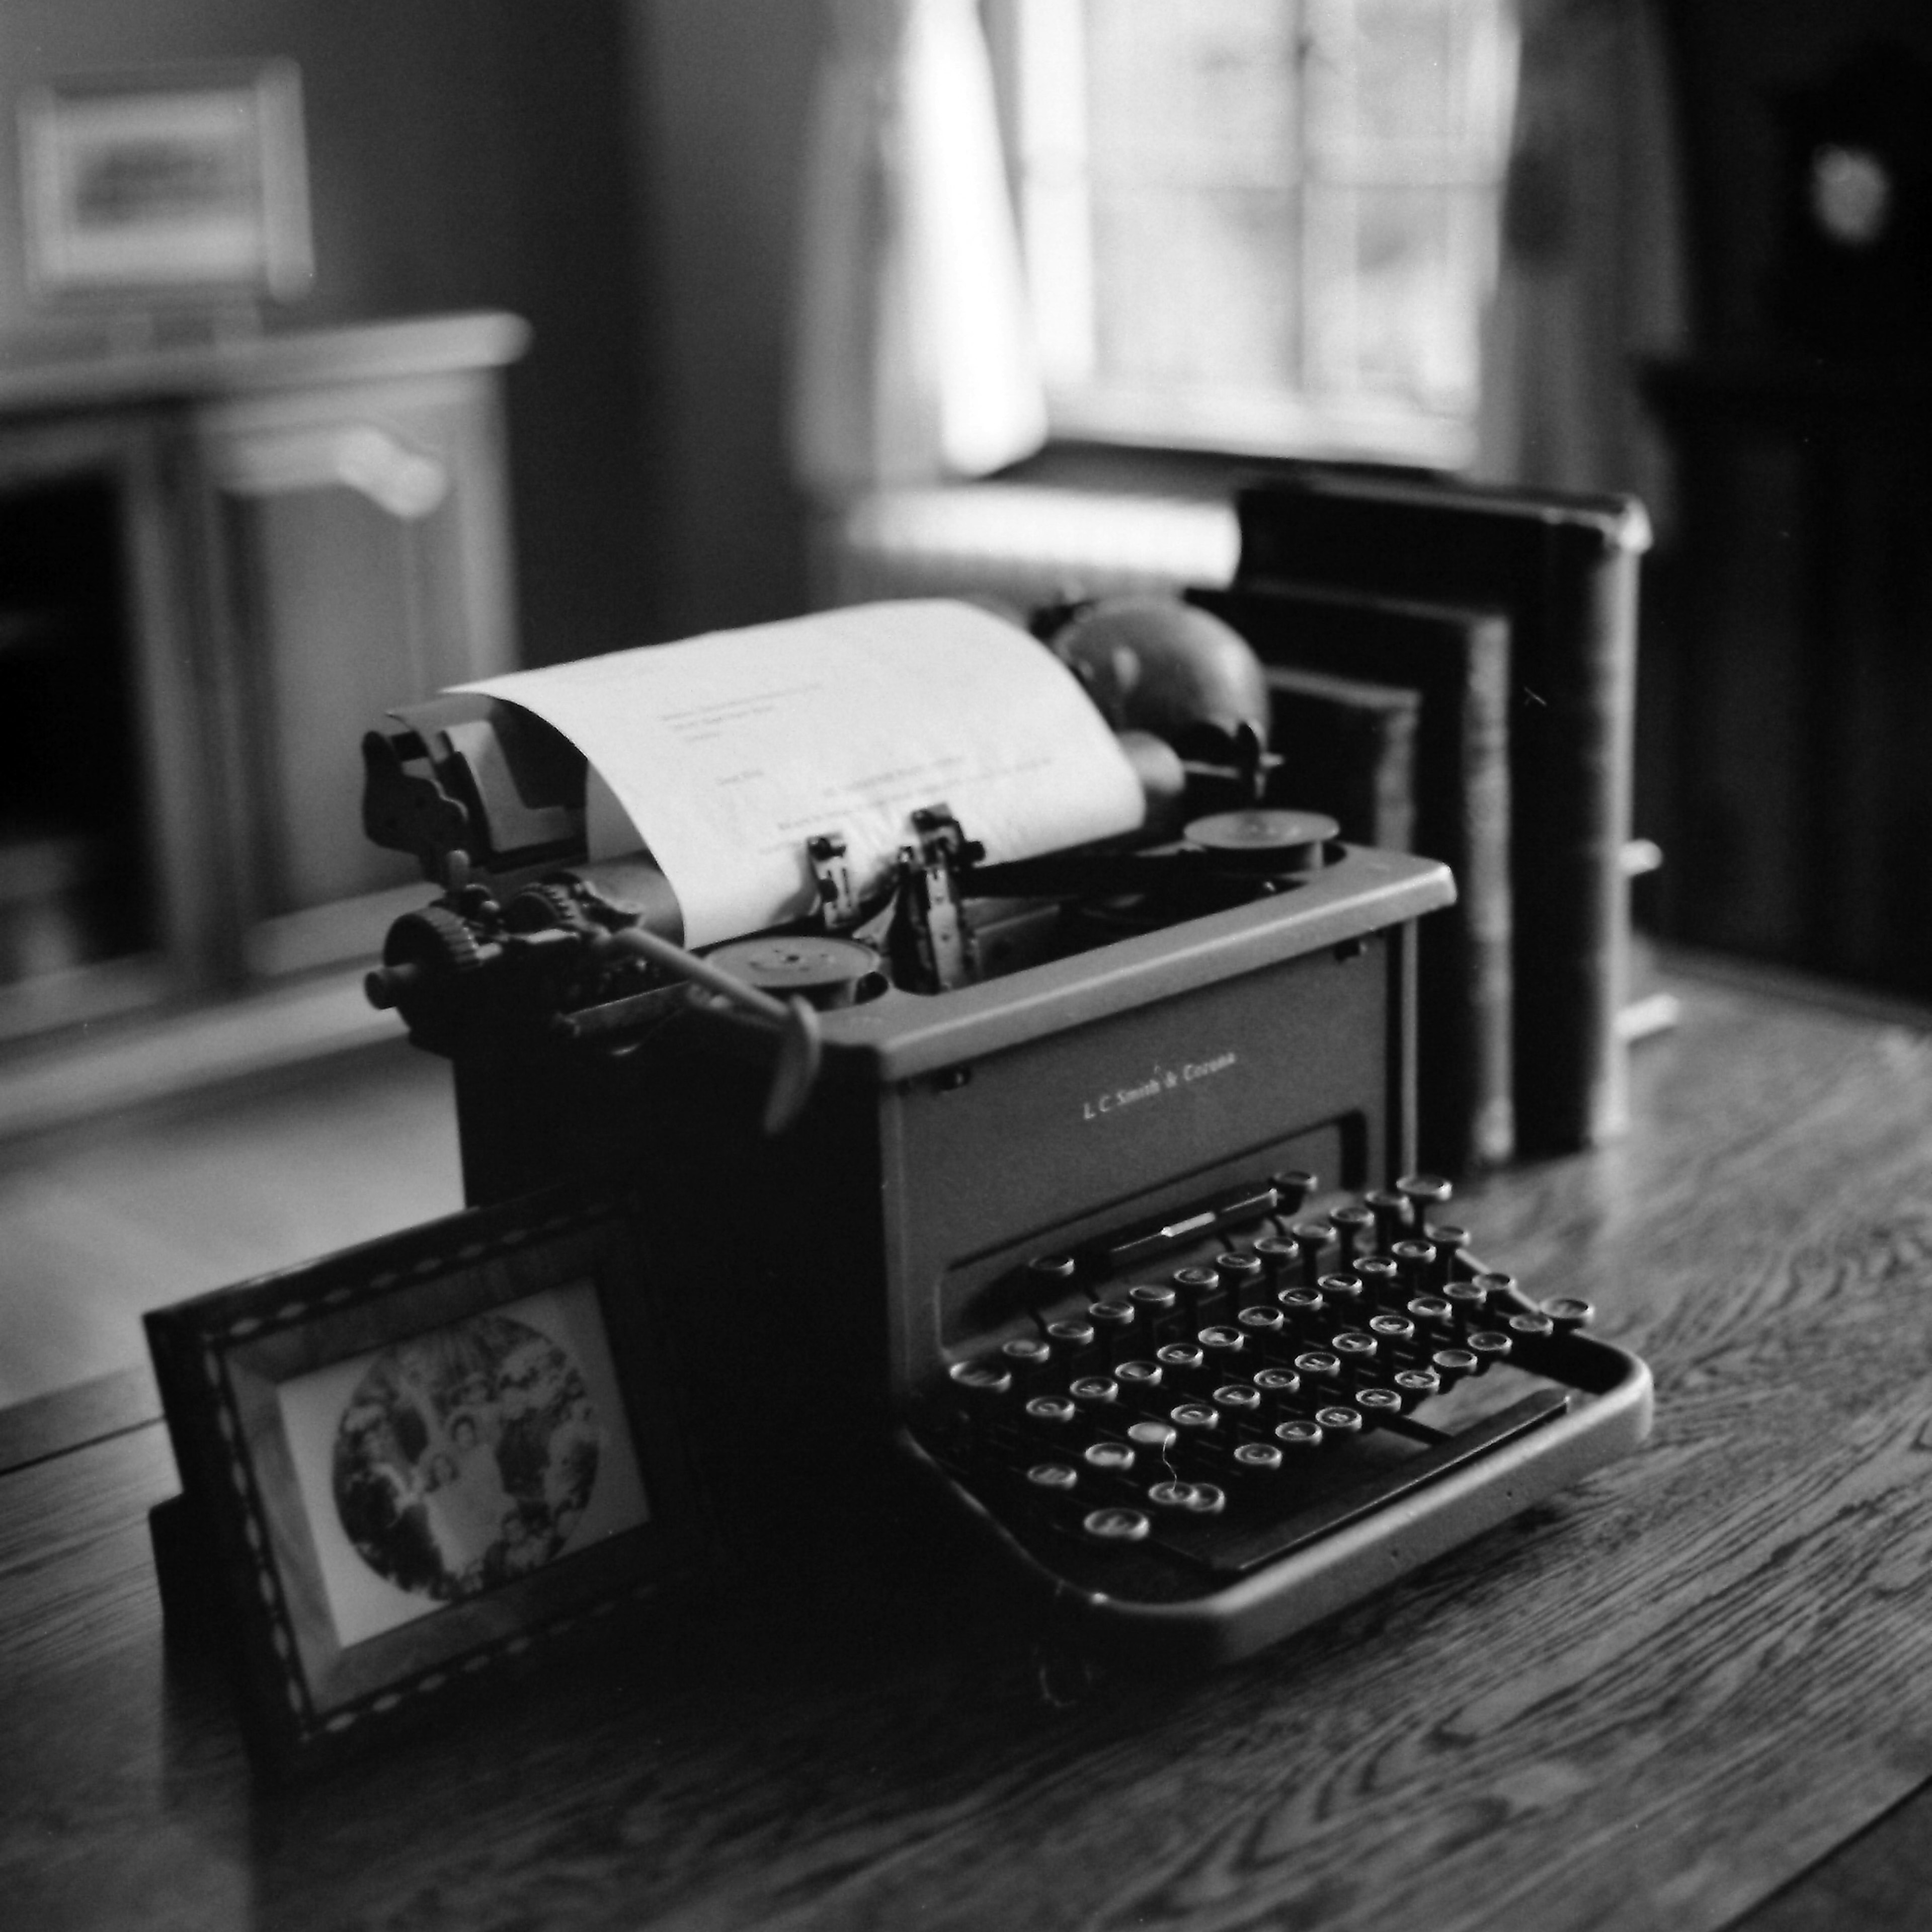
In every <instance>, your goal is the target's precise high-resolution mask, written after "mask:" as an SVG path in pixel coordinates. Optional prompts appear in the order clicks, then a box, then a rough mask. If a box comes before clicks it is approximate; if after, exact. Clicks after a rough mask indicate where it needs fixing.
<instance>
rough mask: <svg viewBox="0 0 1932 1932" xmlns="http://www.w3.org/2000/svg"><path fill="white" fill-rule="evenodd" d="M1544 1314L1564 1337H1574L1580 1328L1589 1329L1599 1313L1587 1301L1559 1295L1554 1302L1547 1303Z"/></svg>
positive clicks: (1572, 1296) (1573, 1296) (1544, 1305)
mask: <svg viewBox="0 0 1932 1932" xmlns="http://www.w3.org/2000/svg"><path fill="white" fill-rule="evenodd" d="M1543 1312H1544V1314H1546V1315H1547V1316H1549V1317H1550V1320H1551V1322H1553V1323H1554V1324H1555V1325H1556V1331H1557V1332H1558V1334H1562V1335H1574V1334H1575V1333H1576V1332H1577V1330H1578V1329H1579V1328H1586V1327H1587V1326H1588V1325H1589V1323H1590V1322H1591V1321H1592V1319H1593V1318H1594V1317H1595V1314H1596V1313H1597V1311H1596V1310H1595V1309H1594V1308H1592V1307H1591V1306H1590V1304H1589V1303H1588V1302H1587V1301H1583V1300H1581V1299H1580V1298H1578V1297H1577V1296H1576V1295H1559V1296H1558V1297H1557V1298H1556V1300H1555V1301H1546V1302H1545V1303H1544V1304H1543Z"/></svg>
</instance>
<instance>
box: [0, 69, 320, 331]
mask: <svg viewBox="0 0 1932 1932" xmlns="http://www.w3.org/2000/svg"><path fill="white" fill-rule="evenodd" d="M20 151H21V169H20V178H21V184H22V193H23V201H24V204H25V205H24V210H23V212H24V215H25V229H26V254H27V272H28V283H29V285H30V287H31V288H32V290H33V291H34V294H35V295H36V296H38V297H40V298H41V299H45V300H50V301H58V300H62V299H72V300H80V301H99V302H107V301H110V300H113V299H119V300H121V301H124V302H140V301H149V302H151V301H156V300H160V299H168V298H178V299H214V300H221V299H226V300H229V301H245V300H251V299H263V298H274V299H287V298H288V297H290V296H296V295H299V294H300V293H302V291H303V290H305V289H306V288H307V287H308V284H309V280H310V277H311V273H312V272H313V257H312V251H311V244H310V236H309V216H308V170H307V164H306V162H305V157H304V150H303V145H302V89H301V83H300V80H299V77H298V76H297V74H296V69H295V68H294V67H293V65H292V64H290V62H286V61H271V62H251V63H249V64H247V65H233V66H222V67H214V68H184V69H181V70H178V71H176V70H160V71H156V72H154V73H151V74H136V75H88V76H81V77H76V78H74V79H73V80H62V81H56V82H55V83H52V84H51V85H49V86H45V87H40V88H37V89H34V90H33V91H32V92H30V93H28V95H26V96H25V97H24V98H23V100H22V101H21V104H20Z"/></svg>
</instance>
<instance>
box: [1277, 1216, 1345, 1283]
mask: <svg viewBox="0 0 1932 1932" xmlns="http://www.w3.org/2000/svg"><path fill="white" fill-rule="evenodd" d="M1288 1232H1289V1235H1290V1236H1291V1237H1292V1239H1293V1241H1294V1242H1295V1247H1297V1248H1298V1250H1300V1251H1301V1278H1302V1280H1304V1281H1306V1282H1312V1281H1313V1280H1315V1278H1316V1277H1317V1276H1318V1275H1319V1274H1321V1272H1322V1256H1323V1255H1325V1253H1327V1252H1328V1244H1329V1242H1330V1241H1332V1240H1333V1239H1334V1234H1335V1231H1334V1229H1333V1228H1331V1227H1330V1226H1329V1225H1328V1223H1327V1222H1326V1221H1298V1222H1296V1223H1295V1226H1293V1227H1292V1228H1291V1229H1289V1231H1288Z"/></svg>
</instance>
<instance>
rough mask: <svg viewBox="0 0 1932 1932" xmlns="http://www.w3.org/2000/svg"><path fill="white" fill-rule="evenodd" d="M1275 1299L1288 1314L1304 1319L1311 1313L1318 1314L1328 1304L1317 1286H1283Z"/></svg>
mask: <svg viewBox="0 0 1932 1932" xmlns="http://www.w3.org/2000/svg"><path fill="white" fill-rule="evenodd" d="M1275 1299H1276V1301H1278V1302H1280V1304H1281V1305H1282V1307H1283V1308H1284V1309H1286V1310H1287V1312H1288V1313H1289V1314H1290V1315H1292V1316H1297V1317H1299V1318H1300V1319H1303V1320H1304V1321H1305V1320H1306V1319H1307V1318H1308V1317H1309V1316H1311V1315H1319V1314H1320V1313H1322V1310H1324V1309H1325V1308H1326V1307H1328V1301H1327V1300H1326V1298H1325V1297H1324V1296H1323V1295H1322V1291H1321V1289H1319V1288H1285V1289H1283V1290H1282V1292H1280V1294H1279V1295H1277V1296H1276V1297H1275Z"/></svg>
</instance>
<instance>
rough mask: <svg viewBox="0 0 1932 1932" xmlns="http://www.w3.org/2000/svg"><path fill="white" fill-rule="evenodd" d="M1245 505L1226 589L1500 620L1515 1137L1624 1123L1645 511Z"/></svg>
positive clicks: (1543, 1146) (1297, 491)
mask: <svg viewBox="0 0 1932 1932" xmlns="http://www.w3.org/2000/svg"><path fill="white" fill-rule="evenodd" d="M1239 514H1240V520H1241V532H1242V554H1241V570H1240V571H1239V573H1238V577H1237V583H1247V582H1250V581H1252V580H1255V579H1256V578H1257V577H1280V576H1284V575H1290V574H1292V575H1295V576H1297V577H1301V578H1302V579H1304V580H1315V581H1319V582H1324V583H1329V584H1331V585H1336V586H1346V587H1349V588H1352V589H1358V590H1366V591H1374V592H1379V593H1382V594H1384V595H1397V596H1403V595H1406V596H1414V597H1427V598H1445V599H1449V600H1452V601H1459V602H1461V601H1466V602H1472V603H1490V604H1495V605H1496V606H1498V607H1500V608H1502V609H1503V610H1505V612H1506V613H1507V614H1508V616H1509V618H1510V621H1511V653H1512V663H1511V709H1510V715H1509V719H1508V732H1509V743H1510V752H1509V763H1510V773H1511V827H1512V829H1511V862H1510V886H1511V901H1512V913H1513V919H1514V933H1515V937H1514V1021H1513V1025H1512V1029H1511V1030H1512V1033H1513V1035H1514V1089H1515V1102H1516V1129H1517V1144H1518V1148H1519V1150H1520V1151H1521V1152H1523V1153H1526V1154H1560V1153H1567V1152H1569V1151H1574V1150H1575V1149H1577V1148H1585V1147H1591V1146H1595V1145H1598V1144H1599V1143H1601V1142H1604V1141H1606V1140H1608V1139H1613V1138H1614V1137H1615V1136H1616V1135H1617V1134H1618V1133H1620V1132H1622V1130H1623V1128H1624V1127H1625V1124H1627V1121H1628V1073H1627V1067H1626V1061H1627V1055H1628V1049H1627V1047H1626V1046H1625V1043H1624V1041H1623V1039H1622V1035H1621V1034H1620V1031H1619V1025H1618V1018H1619V1011H1620V1010H1621V1007H1622V1003H1623V1000H1624V997H1625V986H1626V984H1627V982H1628V954H1629V943H1630V942H1629V910H1628V885H1627V883H1626V880H1625V875H1624V871H1623V862H1622V852H1623V847H1624V844H1625V841H1626V840H1627V838H1628V835H1629V827H1630V818H1631V759H1632V753H1633V748H1634V747H1633V738H1634V712H1635V699H1636V619H1637V573H1638V568H1639V561H1640V555H1641V553H1642V551H1643V549H1644V548H1645V547H1647V544H1648V541H1649V531H1648V526H1647V523H1646V520H1645V518H1644V517H1643V511H1642V509H1641V507H1640V505H1637V504H1636V503H1635V502H1634V501H1631V500H1630V499H1574V500H1566V499H1559V498H1555V497H1544V496H1516V497H1512V496H1508V495H1507V494H1506V493H1501V492H1493V491H1484V490H1463V489H1460V488H1457V487H1429V486H1413V485H1412V486H1407V487H1402V486H1390V485H1387V484H1379V483H1365V482H1358V481H1351V480H1349V479H1346V478H1342V479H1335V480H1333V481H1313V480H1311V481H1305V482H1299V483H1293V484H1288V485H1286V486H1279V485H1277V486H1262V487H1259V488H1256V489H1255V490H1250V491H1249V492H1247V493H1244V496H1243V498H1242V499H1241V504H1240V506H1239Z"/></svg>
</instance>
